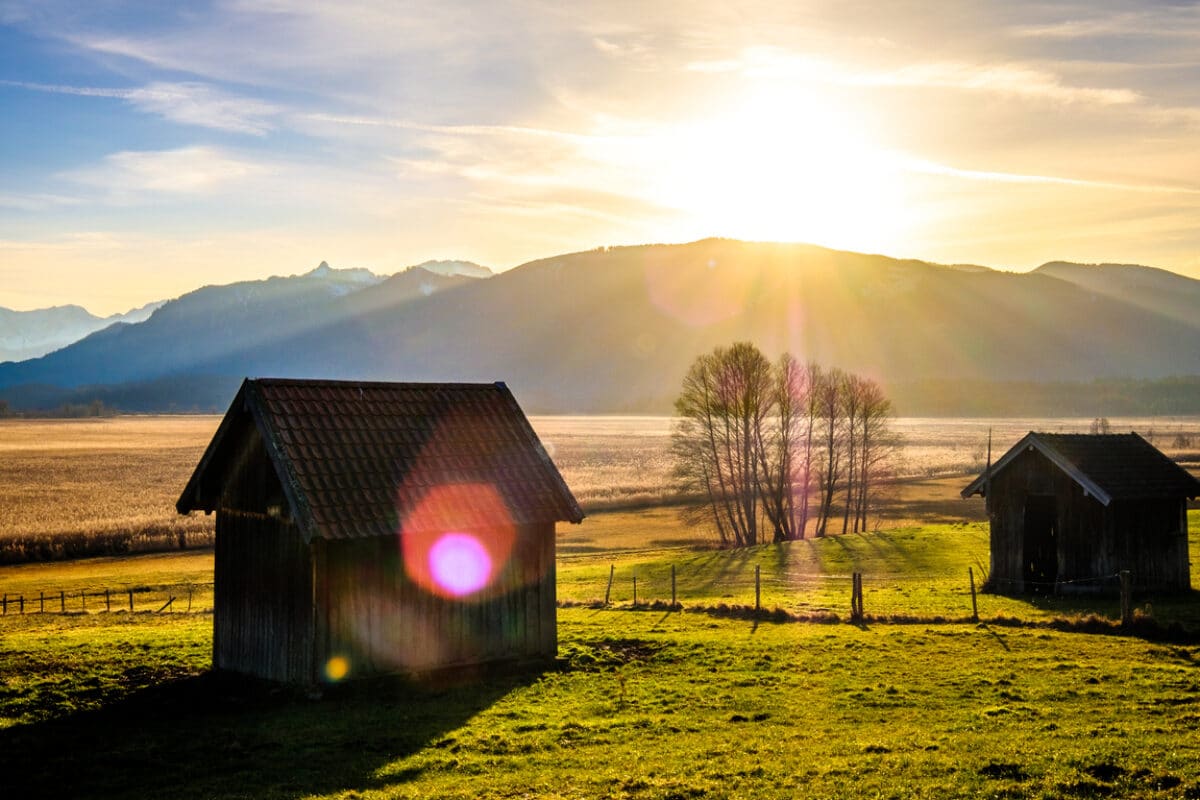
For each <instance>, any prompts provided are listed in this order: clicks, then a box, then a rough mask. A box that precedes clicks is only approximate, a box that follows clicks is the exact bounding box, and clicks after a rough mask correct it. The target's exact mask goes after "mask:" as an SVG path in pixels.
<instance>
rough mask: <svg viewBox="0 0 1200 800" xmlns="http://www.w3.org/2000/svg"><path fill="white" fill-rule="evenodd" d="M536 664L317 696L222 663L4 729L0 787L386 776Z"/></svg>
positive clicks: (136, 790)
mask: <svg viewBox="0 0 1200 800" xmlns="http://www.w3.org/2000/svg"><path fill="white" fill-rule="evenodd" d="M539 675H540V673H535V672H532V671H529V670H525V671H520V672H513V671H508V672H495V671H489V673H488V674H482V675H481V674H457V675H443V676H441V677H440V678H438V679H436V680H435V681H433V682H423V683H420V684H418V683H414V682H412V681H408V680H405V679H402V678H378V679H370V680H361V681H354V682H350V683H348V684H346V685H343V686H337V687H334V688H333V689H331V690H327V691H326V692H324V694H323V696H321V697H319V698H314V697H313V696H310V695H307V694H305V692H303V691H302V690H298V689H291V688H284V687H280V686H278V685H275V684H268V683H264V682H260V681H255V680H252V679H246V678H241V677H237V676H232V675H226V674H220V673H204V674H201V675H198V676H194V677H187V678H180V679H177V680H173V681H169V682H166V683H162V684H158V685H155V686H152V687H148V688H146V689H143V690H139V691H136V692H134V693H133V694H130V695H128V696H126V697H124V698H123V699H121V700H119V701H116V702H114V703H111V704H108V705H105V706H103V707H101V708H99V709H96V710H89V711H81V712H76V713H73V714H70V715H68V716H65V717H60V718H57V719H53V720H49V721H44V722H38V723H33V724H28V725H17V726H14V727H11V728H8V729H4V730H0V775H3V776H4V780H3V783H4V785H5V788H6V792H5V796H9V797H21V798H39V797H47V798H49V797H55V798H58V797H106V798H143V797H179V798H187V797H218V798H219V797H234V796H237V797H272V798H299V797H304V796H309V795H324V794H330V793H337V792H343V791H350V790H357V791H366V790H371V789H384V788H386V787H388V786H395V785H397V784H402V783H404V782H406V781H409V780H412V779H413V778H415V777H416V776H417V775H419V774H420V772H421V770H420V769H417V768H408V769H402V770H399V771H388V770H384V767H386V766H387V765H388V764H391V763H393V762H395V761H397V760H399V759H403V758H404V757H406V756H409V755H412V754H413V753H416V752H418V751H420V750H422V749H423V748H426V747H430V746H432V747H446V748H449V747H452V746H453V736H452V732H453V731H455V730H457V729H458V728H460V727H462V726H463V725H464V724H465V723H466V722H467V721H469V720H470V719H471V718H472V717H474V716H475V715H477V714H479V713H480V712H482V711H484V710H486V709H487V708H489V707H491V706H492V705H494V704H495V703H496V702H498V701H499V700H500V699H501V698H503V697H505V696H506V695H508V694H509V693H510V692H512V691H514V690H516V689H519V688H521V687H522V686H527V685H530V684H532V683H533V682H535V681H536V680H537V679H538V677H539Z"/></svg>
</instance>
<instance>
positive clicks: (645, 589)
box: [563, 564, 1134, 625]
mask: <svg viewBox="0 0 1200 800" xmlns="http://www.w3.org/2000/svg"><path fill="white" fill-rule="evenodd" d="M749 566H750V565H746V566H745V567H744V568H743V569H742V570H740V571H734V572H732V573H723V574H721V575H718V576H716V577H710V578H705V579H701V581H700V582H701V583H703V584H704V590H705V593H706V594H707V597H705V598H702V599H700V600H698V601H697V605H698V606H706V602H707V603H711V601H712V600H714V599H716V600H717V603H718V605H720V606H721V607H725V606H733V607H737V608H741V609H744V610H750V609H753V611H754V613H756V614H757V613H762V612H764V611H765V609H766V607H765V606H764V590H770V591H771V594H772V595H773V596H774V597H775V598H778V597H779V596H780V595H786V596H788V597H789V598H791V599H793V600H799V601H801V605H802V606H803V605H806V604H808V603H809V602H811V601H813V600H819V601H821V602H823V603H824V605H825V608H818V609H817V610H818V611H826V610H829V611H831V610H832V609H831V608H830V606H831V605H835V606H841V604H842V602H844V603H845V606H844V607H845V609H846V611H847V613H848V618H849V619H850V620H851V621H854V622H857V621H862V620H864V619H866V618H867V615H868V609H867V608H866V604H865V597H866V595H867V594H868V592H867V591H866V589H865V588H864V587H869V586H870V584H872V583H873V584H874V588H875V590H876V592H877V593H878V592H881V591H882V590H886V589H893V590H898V591H897V592H893V593H892V594H891V595H890V599H892V605H890V606H889V605H888V604H887V603H884V607H883V609H882V610H878V606H877V610H876V611H875V612H874V613H875V614H876V618H878V616H880V615H882V616H892V617H902V616H908V615H909V614H916V615H919V614H922V613H924V614H926V615H929V614H934V615H935V616H939V617H943V616H946V615H955V614H960V613H961V615H962V616H963V618H965V619H969V620H971V621H973V622H978V621H979V619H980V612H979V606H980V598H979V594H980V592H979V589H978V587H977V585H976V576H975V569H974V567H968V568H967V569H966V570H965V571H964V573H963V574H962V575H961V577H958V578H956V577H954V576H953V575H948V574H946V573H945V572H936V573H934V572H929V573H923V574H920V573H884V574H883V575H877V576H875V578H874V579H873V580H872V579H871V578H870V576H867V575H866V574H865V573H862V572H852V573H849V574H844V575H842V574H832V575H831V574H820V575H814V574H810V573H792V575H791V576H789V574H788V573H776V574H775V575H774V576H771V577H769V578H764V577H763V575H762V570H761V565H757V564H756V565H754V568H753V573H752V574H751V573H750V570H749ZM622 572H625V575H624V576H622V575H621V574H619V573H618V570H617V568H616V564H611V565H610V567H609V572H608V575H607V577H606V582H605V589H604V600H603V602H602V603H601V602H600V601H591V603H592V604H597V605H599V606H602V607H612V606H621V605H623V601H622V599H621V597H622V596H623V597H625V598H629V594H628V593H622V592H621V588H620V587H622V586H625V587H626V589H629V588H632V601H630V602H629V606H626V607H632V608H643V607H644V608H655V609H659V608H663V607H666V608H669V609H675V610H680V609H682V608H683V605H682V604H681V603H680V602H679V594H678V589H679V586H680V585H681V584H680V582H679V580H680V579H679V577H678V576H677V572H676V567H675V565H674V564H670V565H657V566H656V567H655V568H653V569H649V568H647V567H645V566H642V567H632V568H629V569H628V570H622ZM652 578H657V579H652ZM668 581H669V583H668ZM926 581H928V582H929V583H928V584H925V585H929V584H933V585H934V586H936V588H937V590H938V592H939V593H940V595H941V597H942V598H943V599H948V600H949V601H951V603H953V605H950V604H947V606H946V607H944V608H940V609H932V610H931V609H930V608H929V606H928V603H926V604H924V606H923V607H917V608H913V607H910V608H909V609H908V610H907V611H906V610H905V609H897V608H895V607H894V603H895V600H894V598H895V597H896V596H897V594H898V595H900V596H903V595H905V594H906V593H907V588H908V587H913V586H914V585H916V586H921V585H922V583H923V582H926ZM1016 583H1017V582H1015V581H993V582H992V585H995V584H1004V585H1009V586H1011V585H1013V584H1016ZM1022 583H1023V587H1024V588H1025V589H1026V590H1030V589H1034V590H1036V589H1049V590H1051V591H1052V593H1053V594H1055V595H1058V594H1060V593H1061V592H1062V590H1064V589H1065V588H1066V587H1072V586H1073V587H1084V586H1086V585H1089V584H1097V585H1099V588H1105V587H1114V586H1115V588H1118V589H1119V591H1118V592H1114V595H1113V596H1114V599H1116V598H1118V597H1119V599H1120V609H1121V611H1120V614H1121V621H1122V623H1123V624H1125V625H1129V624H1130V623H1131V622H1132V619H1133V603H1132V592H1133V584H1134V581H1133V575H1132V573H1131V572H1129V571H1127V570H1124V571H1121V572H1118V573H1114V574H1112V575H1103V576H1099V577H1095V578H1077V579H1070V580H1058V581H1041V582H1039V581H1023V582H1022ZM814 584H816V585H817V588H816V589H815V590H814V589H813V585H814ZM831 584H832V585H833V586H834V587H836V586H837V585H847V584H848V591H847V593H846V594H845V595H843V597H844V598H845V599H844V600H837V599H835V598H834V597H831V594H832V593H831V592H830V591H829V589H830V588H831ZM668 585H669V592H670V595H669V596H670V602H669V604H668V603H667V602H666V600H665V598H666V596H667V594H666V593H667V587H668ZM822 585H823V587H822ZM726 590H728V591H726ZM880 596H881V595H877V599H878V598H879V597H880ZM718 598H719V599H718ZM959 598H961V607H959V606H958V605H957V603H958V599H959ZM726 601H728V602H726ZM739 601H740V602H739ZM563 602H564V604H566V605H577V604H580V601H579V600H570V599H568V600H564V601H563ZM585 604H586V603H585ZM913 605H914V606H917V605H918V604H913ZM706 607H707V606H706ZM779 610H780V609H778V607H777V608H776V609H775V611H776V612H778V611H779Z"/></svg>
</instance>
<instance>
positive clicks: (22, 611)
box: [18, 595, 25, 614]
mask: <svg viewBox="0 0 1200 800" xmlns="http://www.w3.org/2000/svg"><path fill="white" fill-rule="evenodd" d="M18 602H20V604H21V613H22V614H24V613H25V595H21V599H20V600H19V601H18Z"/></svg>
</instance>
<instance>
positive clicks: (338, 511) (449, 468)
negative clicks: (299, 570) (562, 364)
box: [176, 378, 583, 541]
mask: <svg viewBox="0 0 1200 800" xmlns="http://www.w3.org/2000/svg"><path fill="white" fill-rule="evenodd" d="M253 428H256V429H257V430H258V432H259V433H260V434H261V436H262V439H263V443H264V447H265V449H266V452H267V456H268V457H269V458H270V460H271V463H272V465H273V466H274V469H275V473H276V475H277V476H278V477H279V481H280V484H281V485H282V487H283V492H284V495H285V497H286V498H287V501H288V503H289V504H290V506H291V511H292V514H293V516H294V518H295V520H296V523H297V524H298V525H299V527H300V529H301V532H302V533H303V535H304V537H305V539H306V540H308V541H311V540H312V539H314V538H321V539H346V538H358V537H366V536H379V535H385V534H391V533H395V532H396V531H397V530H399V529H400V527H401V525H403V524H406V523H412V524H417V521H418V520H419V524H421V525H423V526H443V527H445V528H447V529H453V528H465V529H471V528H479V527H484V526H488V525H495V524H497V523H498V522H505V521H507V522H511V523H515V524H525V523H531V522H554V521H569V522H579V521H581V520H582V519H583V512H582V511H581V510H580V508H579V504H578V503H577V502H576V501H575V498H574V497H573V496H572V494H571V491H570V490H569V489H568V488H567V485H566V483H565V482H564V481H563V479H562V476H561V475H560V474H559V472H558V469H557V468H556V467H555V466H554V463H553V462H552V461H551V460H550V457H549V456H548V455H547V454H546V451H545V449H544V448H543V447H542V444H541V442H540V441H539V440H538V437H537V434H536V433H534V430H533V428H532V427H531V426H530V424H529V421H528V420H527V419H526V418H525V415H524V413H523V412H522V411H521V408H520V406H518V405H517V401H516V399H515V398H514V397H513V395H512V392H510V391H509V390H508V387H507V386H505V385H504V384H503V383H376V382H355V381H328V380H292V379H277V378H257V379H250V378H247V379H246V380H245V381H244V382H243V383H242V387H241V389H240V390H239V391H238V394H237V396H236V397H235V398H234V400H233V403H232V404H231V405H230V407H229V410H228V411H227V412H226V414H225V418H224V419H223V420H222V421H221V425H220V427H219V428H218V429H217V433H216V435H215V436H214V437H213V440H212V442H211V443H210V444H209V446H208V449H207V451H205V453H204V456H203V457H202V458H201V460H200V463H199V464H198V465H197V467H196V470H195V472H194V473H193V474H192V477H191V479H190V480H189V481H188V483H187V486H186V487H185V488H184V490H183V494H182V495H181V496H180V498H179V501H178V503H176V509H178V511H179V512H180V513H181V514H186V513H188V512H190V511H193V510H201V509H202V510H204V511H206V512H211V511H213V510H215V509H216V508H217V507H218V505H219V504H220V501H221V495H222V492H223V491H224V487H225V483H226V481H227V480H228V478H229V472H230V470H231V465H232V463H233V461H232V459H233V458H235V457H236V454H237V452H238V451H239V449H240V448H239V444H240V443H241V442H243V441H244V437H245V436H247V435H249V432H250V431H251V430H252V429H253ZM497 498H499V499H497ZM498 513H499V514H503V515H507V520H497V519H496V516H497V514H498Z"/></svg>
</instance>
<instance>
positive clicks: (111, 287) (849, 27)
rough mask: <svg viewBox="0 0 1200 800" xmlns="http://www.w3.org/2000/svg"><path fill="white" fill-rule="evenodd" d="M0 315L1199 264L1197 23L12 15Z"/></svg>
mask: <svg viewBox="0 0 1200 800" xmlns="http://www.w3.org/2000/svg"><path fill="white" fill-rule="evenodd" d="M0 119H3V120H4V122H3V123H2V124H0V306H5V307H10V308H20V309H28V308H37V307H44V306H48V305H54V304H61V303H68V302H74V303H79V304H81V305H84V306H85V307H87V308H89V309H90V310H92V311H94V312H97V313H112V312H115V311H121V310H125V309H127V308H129V307H132V306H136V305H140V304H141V303H144V302H147V301H150V300H155V299H161V298H166V297H172V296H176V295H178V294H180V293H182V292H185V291H188V290H190V289H192V288H195V287H197V286H200V285H203V284H206V283H226V282H230V281H234V280H244V279H252V278H260V277H265V276H267V275H271V274H292V273H297V272H303V271H307V270H308V269H311V268H312V267H313V266H315V265H316V264H317V263H318V262H320V261H321V260H327V261H329V262H330V263H331V264H333V265H334V266H339V267H352V266H357V267H367V268H370V269H373V270H375V271H377V272H381V273H386V272H393V271H396V270H398V269H401V268H403V267H405V266H407V265H410V264H414V263H418V262H420V261H423V260H425V259H428V258H465V259H471V260H475V261H478V262H480V263H484V264H487V265H489V266H492V267H493V268H497V269H504V268H508V267H511V266H515V265H516V264H519V263H521V262H523V261H525V260H528V259H532V258H538V257H543V256H548V255H552V254H555V253H560V252H568V251H574V250H581V249H587V248H591V247H595V246H599V245H611V244H629V243H641V242H662V241H686V240H690V239H696V238H701V237H704V236H709V235H726V236H735V237H739V238H750V239H772V240H790V241H811V242H815V243H818V244H824V245H828V246H832V247H840V248H846V249H853V250H864V251H870V252H883V253H887V254H889V255H895V256H903V257H916V258H924V259H928V260H934V261H941V262H949V263H964V262H969V263H981V264H986V265H989V266H995V267H1000V268H1005V269H1017V270H1023V269H1030V268H1033V267H1035V266H1037V265H1038V264H1040V263H1043V262H1045V261H1049V260H1053V259H1069V260H1078V261H1093V262H1094V261H1117V262H1133V263H1144V264H1150V265H1153V266H1159V267H1164V268H1167V269H1172V270H1175V271H1178V272H1182V273H1185V274H1189V275H1192V276H1196V277H1200V225H1197V224H1196V221H1197V220H1198V219H1200V147H1198V146H1197V145H1198V144H1200V10H1198V9H1197V7H1196V5H1195V4H1191V3H1188V4H1182V3H1132V2H1130V3H1117V2H1023V1H1021V0H1017V2H955V3H942V4H926V3H916V2H832V1H830V2H795V1H792V2H760V3H753V2H752V3H737V4H729V3H726V2H705V0H696V1H695V2H678V3H675V2H660V3H653V2H642V3H632V2H630V3H623V2H597V3H587V2H583V3H572V4H560V3H552V2H532V1H522V2H490V3H478V4H472V3H453V2H441V3H400V2H372V1H371V0H357V1H356V2H293V1H292V0H231V1H230V2H209V3H191V4H186V5H179V6H177V5H175V4H164V3H122V2H105V1H104V0H100V1H99V2H93V3H75V2H57V0H45V1H41V2H20V1H17V2H10V1H9V0H0Z"/></svg>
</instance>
